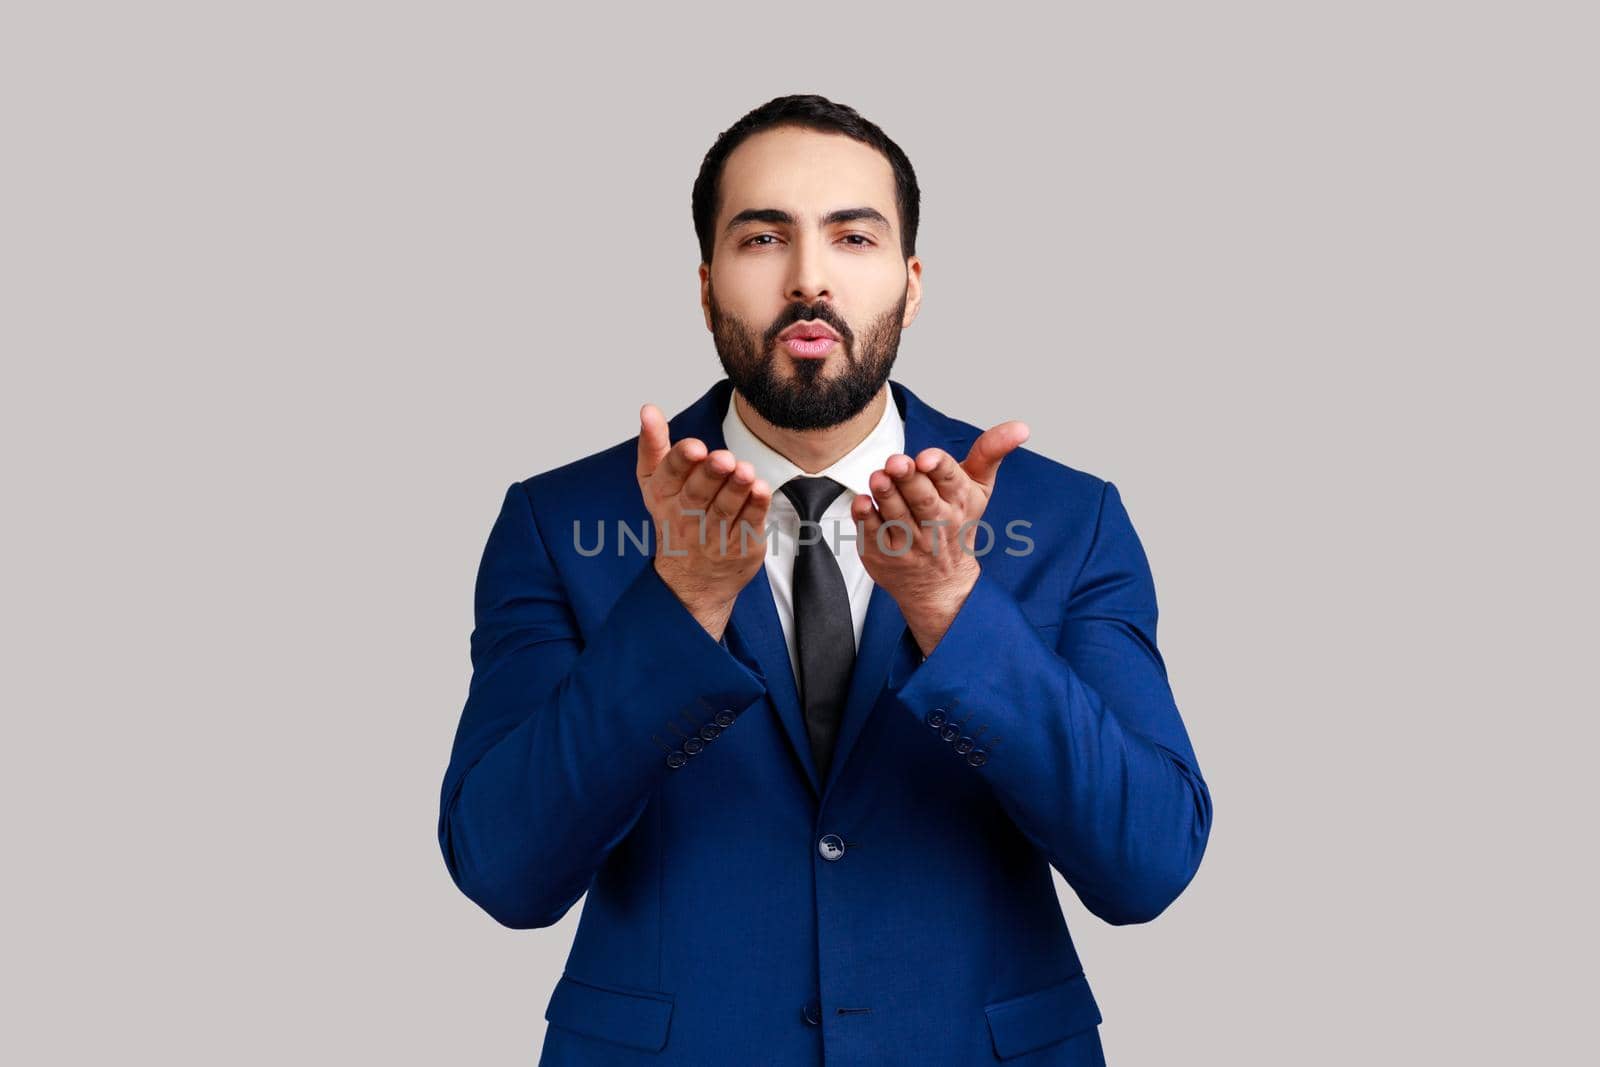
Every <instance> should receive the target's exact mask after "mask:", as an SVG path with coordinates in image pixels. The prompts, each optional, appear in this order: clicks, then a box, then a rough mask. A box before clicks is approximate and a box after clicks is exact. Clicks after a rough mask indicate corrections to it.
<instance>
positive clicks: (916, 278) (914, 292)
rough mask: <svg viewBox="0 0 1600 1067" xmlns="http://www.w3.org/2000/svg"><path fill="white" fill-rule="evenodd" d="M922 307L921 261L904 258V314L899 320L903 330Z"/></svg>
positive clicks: (910, 257) (909, 257) (913, 257)
mask: <svg viewBox="0 0 1600 1067" xmlns="http://www.w3.org/2000/svg"><path fill="white" fill-rule="evenodd" d="M921 306H922V260H920V259H918V258H917V257H916V256H907V257H906V312H905V315H904V316H903V317H902V318H901V320H900V328H901V329H902V330H903V329H905V328H906V327H907V326H910V325H911V321H912V320H913V319H915V318H916V317H917V309H918V308H920V307H921Z"/></svg>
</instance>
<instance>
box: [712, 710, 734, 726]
mask: <svg viewBox="0 0 1600 1067" xmlns="http://www.w3.org/2000/svg"><path fill="white" fill-rule="evenodd" d="M716 718H717V725H718V726H721V727H723V728H724V729H726V728H727V727H729V726H732V725H733V712H732V711H731V710H729V709H728V708H723V709H722V710H721V711H719V712H717V716H716Z"/></svg>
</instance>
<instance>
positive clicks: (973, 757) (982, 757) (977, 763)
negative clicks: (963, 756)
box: [967, 748, 989, 767]
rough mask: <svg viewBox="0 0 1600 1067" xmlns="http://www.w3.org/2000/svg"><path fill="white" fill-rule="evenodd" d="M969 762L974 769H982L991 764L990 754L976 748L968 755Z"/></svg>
mask: <svg viewBox="0 0 1600 1067" xmlns="http://www.w3.org/2000/svg"><path fill="white" fill-rule="evenodd" d="M967 762H968V763H970V764H971V765H972V766H974V767H982V766H983V765H984V764H985V763H988V762H989V753H987V752H985V751H984V750H983V749H981V748H975V749H973V750H972V751H971V752H968V753H967Z"/></svg>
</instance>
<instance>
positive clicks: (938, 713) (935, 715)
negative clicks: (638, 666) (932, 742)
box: [922, 708, 945, 730]
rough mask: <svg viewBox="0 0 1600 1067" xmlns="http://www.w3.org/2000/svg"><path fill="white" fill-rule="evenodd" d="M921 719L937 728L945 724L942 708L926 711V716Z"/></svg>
mask: <svg viewBox="0 0 1600 1067" xmlns="http://www.w3.org/2000/svg"><path fill="white" fill-rule="evenodd" d="M922 721H923V722H925V723H927V724H928V725H929V726H931V727H933V728H934V729H935V730H937V729H938V728H939V727H941V726H943V725H944V724H945V717H944V709H943V708H934V709H933V710H932V711H930V712H928V717H927V718H925V719H923V720H922Z"/></svg>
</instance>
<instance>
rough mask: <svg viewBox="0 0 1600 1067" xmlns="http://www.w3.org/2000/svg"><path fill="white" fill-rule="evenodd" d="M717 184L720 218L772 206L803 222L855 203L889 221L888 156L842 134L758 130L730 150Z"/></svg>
mask: <svg viewBox="0 0 1600 1067" xmlns="http://www.w3.org/2000/svg"><path fill="white" fill-rule="evenodd" d="M719 184H720V185H721V189H720V192H721V194H722V195H721V200H722V204H721V210H720V211H719V214H720V215H721V216H722V218H723V219H731V218H732V217H733V216H735V215H737V214H739V213H741V212H749V211H761V210H766V209H773V210H777V211H782V212H785V213H787V214H789V215H790V216H792V217H793V218H794V219H795V220H796V221H798V222H800V223H808V222H815V221H817V220H820V219H822V218H823V217H824V216H825V215H828V214H829V213H831V212H835V211H838V210H839V209H841V208H855V207H872V208H876V209H877V210H878V211H880V212H881V213H882V214H883V215H884V216H885V217H886V218H887V219H889V220H891V223H892V220H893V218H894V210H895V182H894V170H893V168H891V167H890V166H889V161H888V160H887V159H885V158H884V156H883V153H881V152H879V151H878V150H877V149H875V148H873V147H871V146H870V145H865V144H862V143H861V142H859V141H857V140H855V139H854V138H851V137H846V136H844V135H843V134H823V133H819V132H816V131H812V130H800V131H794V130H764V131H762V132H761V133H759V134H756V135H755V136H753V137H751V138H750V139H749V140H747V141H745V142H744V143H743V144H741V145H739V147H738V148H735V149H734V150H733V152H732V153H731V154H730V155H729V156H728V158H727V160H726V161H725V163H724V165H723V171H722V180H721V182H720V183H719ZM724 225H726V223H724Z"/></svg>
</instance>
